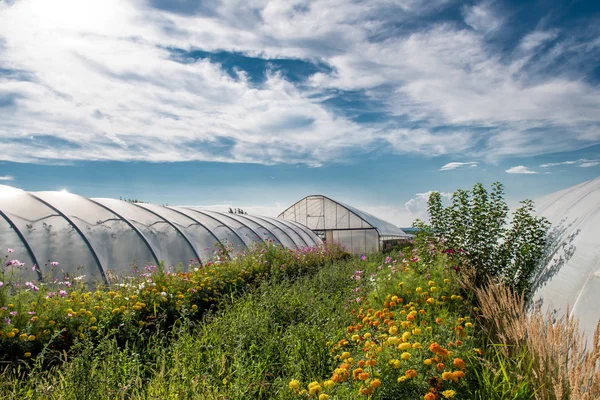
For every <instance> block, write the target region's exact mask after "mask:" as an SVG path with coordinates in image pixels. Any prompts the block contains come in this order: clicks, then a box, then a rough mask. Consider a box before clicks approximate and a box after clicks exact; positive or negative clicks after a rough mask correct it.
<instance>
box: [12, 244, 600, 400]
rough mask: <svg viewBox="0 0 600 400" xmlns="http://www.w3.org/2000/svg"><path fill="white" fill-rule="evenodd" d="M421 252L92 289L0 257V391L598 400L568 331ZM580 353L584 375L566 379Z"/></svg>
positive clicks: (265, 262)
mask: <svg viewBox="0 0 600 400" xmlns="http://www.w3.org/2000/svg"><path fill="white" fill-rule="evenodd" d="M428 253H429V257H428V261H427V262H426V263H425V262H424V261H423V260H422V259H421V258H420V257H419V254H418V249H416V248H415V249H410V248H406V249H404V250H403V251H395V252H393V253H389V254H373V255H369V256H362V257H355V256H351V255H349V254H346V253H345V252H344V251H343V249H341V248H339V247H338V246H328V247H320V248H314V249H303V250H301V251H295V252H293V251H290V250H286V249H283V248H279V247H276V246H273V245H272V244H267V245H264V246H260V247H257V248H255V249H253V250H252V251H250V252H248V253H247V254H240V255H237V256H236V257H234V258H233V259H232V260H227V259H225V258H222V259H221V260H218V259H217V261H215V262H214V263H212V264H211V265H207V266H204V267H200V266H197V265H190V266H189V267H188V268H187V270H188V271H187V272H181V271H177V268H173V269H169V268H165V267H163V266H160V265H159V266H145V267H143V268H133V269H132V273H131V274H130V276H126V277H120V278H119V280H118V281H117V282H115V283H113V284H112V285H111V286H110V287H98V288H97V289H96V290H94V291H88V290H87V289H86V288H85V287H84V286H83V285H80V284H79V283H78V281H77V280H74V279H72V280H68V281H65V280H58V281H52V282H50V283H43V284H33V283H27V282H25V283H19V282H18V272H19V268H25V267H26V266H22V265H19V264H18V263H14V262H12V261H13V260H11V259H10V257H8V258H7V260H6V261H5V263H4V264H5V267H4V270H3V271H4V273H3V276H2V282H3V285H2V287H1V288H0V296H1V301H2V316H1V317H2V322H1V324H2V325H1V326H0V332H1V333H0V346H1V349H2V353H1V354H2V358H3V363H2V372H1V375H2V376H1V378H2V380H1V382H2V384H1V386H0V397H2V398H6V399H23V398H30V399H40V398H49V399H115V398H123V399H303V398H315V399H319V400H326V399H360V398H365V399H367V398H371V399H425V400H433V399H446V398H452V399H534V398H543V399H595V398H598V393H600V392H599V390H600V389H599V387H598V386H599V378H600V377H599V376H598V375H597V374H595V373H594V368H592V369H591V371H590V370H589V368H590V367H594V366H595V367H596V368H597V366H598V357H599V354H600V351H599V349H598V346H596V348H594V349H592V350H591V351H590V350H589V349H587V350H586V349H582V348H581V347H580V348H575V349H574V348H573V344H577V343H579V342H577V334H576V332H575V331H572V328H573V326H572V325H573V321H571V322H568V323H567V324H566V325H564V327H563V328H564V330H565V331H564V332H563V331H560V332H556V330H557V329H559V328H557V325H553V324H547V323H546V322H544V321H543V319H542V320H541V319H539V318H538V317H535V318H533V317H530V316H529V314H527V313H526V312H525V307H524V304H523V302H522V297H519V296H518V295H513V292H512V291H510V289H508V288H507V287H506V286H503V285H502V284H490V286H489V287H488V289H487V290H481V289H478V288H477V287H474V286H473V285H472V281H473V279H472V277H471V275H472V274H471V273H470V272H469V268H468V266H467V265H466V264H464V263H463V264H461V265H457V264H456V262H457V259H456V257H454V254H452V252H449V251H448V249H446V248H443V246H441V247H439V246H438V247H435V246H433V247H429V248H428ZM9 255H11V254H9ZM9 264H10V265H9ZM490 293H493V295H490ZM519 301H521V303H519ZM519 307H520V308H519ZM534 315H535V314H534ZM502 318H504V319H502ZM536 318H537V319H536ZM499 321H500V323H499ZM517 323H518V324H520V330H519V332H513V331H511V329H509V328H508V327H510V326H513V327H514V326H515V325H516V324H517ZM560 326H562V325H560ZM530 327H531V330H529V331H528V329H530ZM534 328H535V329H537V331H536V332H537V335H538V336H537V338H538V340H542V341H543V343H544V344H545V345H544V346H542V347H539V344H538V348H536V347H535V346H536V344H535V340H534V342H532V337H533V338H534V339H535V332H534V330H533V329H534ZM568 329H571V331H568ZM513 330H514V329H513ZM522 331H524V332H525V335H523V332H522ZM548 332H554V333H555V334H554V335H553V338H554V341H555V342H556V343H555V346H554V347H553V346H552V345H548V341H547V340H546V339H547V335H548ZM569 332H570V333H569ZM519 335H521V336H519ZM569 335H570V336H569ZM565 341H569V342H565ZM551 342H552V341H551ZM561 346H562V347H561ZM565 346H566V347H565ZM565 349H566V350H567V353H566V354H565V352H564V351H565ZM553 350H554V351H557V352H558V353H557V354H552V351H553ZM561 351H562V353H561ZM574 352H578V353H576V354H575V353H574ZM543 356H546V358H543ZM547 356H559V357H561V358H558V359H552V358H548V357H547ZM565 356H566V358H565ZM569 357H571V360H570V361H569ZM577 357H580V359H581V360H584V358H585V360H584V362H585V363H586V364H585V367H587V368H588V369H587V370H586V369H585V368H583V367H579V370H578V371H575V372H576V374H578V376H573V375H574V374H573V372H574V371H573V367H576V366H577V365H579V359H578V358H577ZM552 363H554V364H552ZM565 363H566V365H565ZM544 368H545V369H544Z"/></svg>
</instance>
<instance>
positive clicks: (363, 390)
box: [359, 386, 373, 396]
mask: <svg viewBox="0 0 600 400" xmlns="http://www.w3.org/2000/svg"><path fill="white" fill-rule="evenodd" d="M359 392H360V394H362V395H364V396H368V395H370V394H371V393H373V388H372V387H370V386H367V387H361V388H360V390H359Z"/></svg>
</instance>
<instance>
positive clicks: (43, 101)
mask: <svg viewBox="0 0 600 400" xmlns="http://www.w3.org/2000/svg"><path fill="white" fill-rule="evenodd" d="M448 3H449V2H447V1H444V0H439V1H431V2H417V1H414V0H403V1H397V2H390V1H388V0H373V1H370V2H347V1H343V0H328V1H308V0H299V1H296V2H289V1H285V0H280V1H271V2H267V3H265V2H262V1H258V0H256V1H255V0H250V1H241V0H223V1H220V2H216V3H214V4H213V5H211V6H198V5H197V4H196V5H194V4H192V3H191V2H187V1H181V2H180V1H178V2H177V6H169V2H164V1H161V0H152V1H142V0H122V1H118V0H104V1H99V0H90V1H86V2H81V1H77V0H56V1H53V2H48V1H44V0H20V1H17V2H9V3H7V2H4V3H0V154H2V156H0V157H1V158H2V159H5V160H11V161H19V162H23V161H25V162H65V161H68V160H82V159H85V160H146V161H184V160H210V161H221V162H255V163H265V164H270V163H281V162H285V163H307V164H310V165H315V166H318V165H321V164H323V163H327V162H332V161H338V160H344V159H345V158H347V156H348V154H349V153H356V152H360V151H371V150H373V149H374V148H376V147H377V146H381V147H383V148H386V149H389V148H391V149H393V150H394V151H396V152H398V153H407V152H410V153H420V154H423V155H443V154H469V155H470V156H473V157H485V158H490V159H494V158H496V159H497V158H502V157H504V156H506V155H534V154H543V153H547V152H552V151H556V150H557V149H560V150H573V149H579V148H582V147H585V146H589V145H592V144H597V143H600V129H598V127H599V126H600V116H599V115H598V113H597V110H598V109H600V89H599V88H598V87H597V85H592V84H589V83H587V82H586V80H585V79H581V76H577V75H576V74H575V75H573V76H572V75H569V74H558V75H546V74H543V73H541V72H540V71H539V70H537V69H535V68H532V67H531V65H532V64H536V65H553V63H556V62H557V60H564V59H569V60H575V61H576V62H578V63H579V64H578V65H575V66H573V67H570V68H569V70H570V71H571V72H569V73H570V74H573V73H574V72H572V71H577V70H578V69H577V68H575V67H578V66H579V65H587V64H590V63H588V62H586V60H589V59H593V57H595V56H596V55H597V54H598V52H599V49H600V43H596V42H589V43H585V46H583V45H582V46H583V47H582V46H579V47H577V48H579V49H580V50H579V51H580V52H579V53H577V57H568V55H569V54H570V53H569V52H572V51H574V50H572V49H574V48H576V46H569V45H568V44H569V42H565V41H564V40H563V42H561V38H560V37H558V36H557V35H558V33H557V31H555V30H552V29H548V30H545V31H539V32H538V31H536V32H533V33H528V34H527V35H525V36H524V37H523V38H522V39H521V41H520V42H519V43H520V45H519V46H520V48H519V51H516V52H514V53H511V54H509V55H506V54H502V53H500V52H499V51H498V50H495V48H494V47H492V46H489V45H488V42H487V40H488V38H489V35H490V33H495V32H498V31H499V30H501V29H503V27H504V19H503V18H504V17H503V16H502V15H503V14H502V12H501V11H500V10H498V9H496V8H495V6H493V4H492V3H489V2H483V3H479V4H475V5H474V6H470V7H465V8H463V16H464V19H465V22H466V23H467V24H468V25H470V26H471V27H472V28H473V29H464V28H462V27H460V26H459V25H457V24H451V23H447V22H444V21H441V20H440V21H439V22H428V25H427V29H422V30H415V29H410V26H411V25H410V24H411V23H412V22H414V21H415V20H418V18H421V17H423V18H424V20H427V17H428V16H429V15H430V14H432V13H434V12H437V11H439V10H443V8H444V7H445V6H446V5H447V4H448ZM188 4H189V6H187V5H188ZM31 21H35V22H36V23H35V24H31ZM429 21H431V19H430V20H429ZM551 40H553V41H556V42H558V43H557V45H556V46H555V48H553V50H552V51H551V52H546V53H543V54H542V53H540V52H541V51H542V49H543V48H544V45H543V44H544V43H548V42H549V41H551ZM198 49H200V50H203V51H208V52H213V51H225V52H229V53H236V54H243V55H246V56H252V57H259V58H262V59H265V60H275V59H287V60H304V61H305V62H314V63H319V64H323V65H327V66H328V68H327V69H326V70H320V71H318V72H315V73H313V74H312V75H311V76H309V77H308V78H307V79H305V80H303V81H301V82H295V81H293V80H291V79H289V78H288V77H286V75H285V74H283V73H281V71H278V70H276V69H275V70H267V71H265V79H264V81H261V82H260V83H256V82H254V81H253V80H252V79H251V78H250V77H249V75H248V72H245V71H243V70H241V69H240V68H233V69H228V68H227V67H226V66H224V65H222V64H220V63H218V62H213V61H211V60H209V59H197V60H181V59H178V58H177V57H175V56H174V51H175V50H177V51H181V52H184V53H185V52H186V51H193V50H198ZM532 60H536V62H535V63H533V61H532ZM575 61H572V62H575ZM343 92H352V93H354V92H360V93H362V94H364V96H365V99H366V100H365V102H367V103H368V102H373V103H374V104H377V105H378V111H379V112H380V113H381V117H380V118H378V119H377V120H375V121H368V122H364V121H357V120H356V119H353V118H352V117H351V116H348V115H346V114H344V113H343V112H340V111H339V110H334V109H332V108H331V107H330V106H329V105H328V104H327V101H329V100H331V99H332V98H335V96H336V94H339V93H343ZM481 132H484V133H485V134H484V135H482V133H481Z"/></svg>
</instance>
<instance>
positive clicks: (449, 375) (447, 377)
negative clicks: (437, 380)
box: [442, 371, 454, 381]
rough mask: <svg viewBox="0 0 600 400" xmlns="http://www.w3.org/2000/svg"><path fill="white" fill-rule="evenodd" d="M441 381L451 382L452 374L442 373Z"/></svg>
mask: <svg viewBox="0 0 600 400" xmlns="http://www.w3.org/2000/svg"><path fill="white" fill-rule="evenodd" d="M442 379H443V380H445V381H452V380H454V374H453V373H452V372H448V371H446V372H443V373H442Z"/></svg>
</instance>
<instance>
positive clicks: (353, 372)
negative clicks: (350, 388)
mask: <svg viewBox="0 0 600 400" xmlns="http://www.w3.org/2000/svg"><path fill="white" fill-rule="evenodd" d="M362 372H363V369H362V368H356V369H355V370H354V371H352V379H357V378H358V375H359V374H360V373H362Z"/></svg>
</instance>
